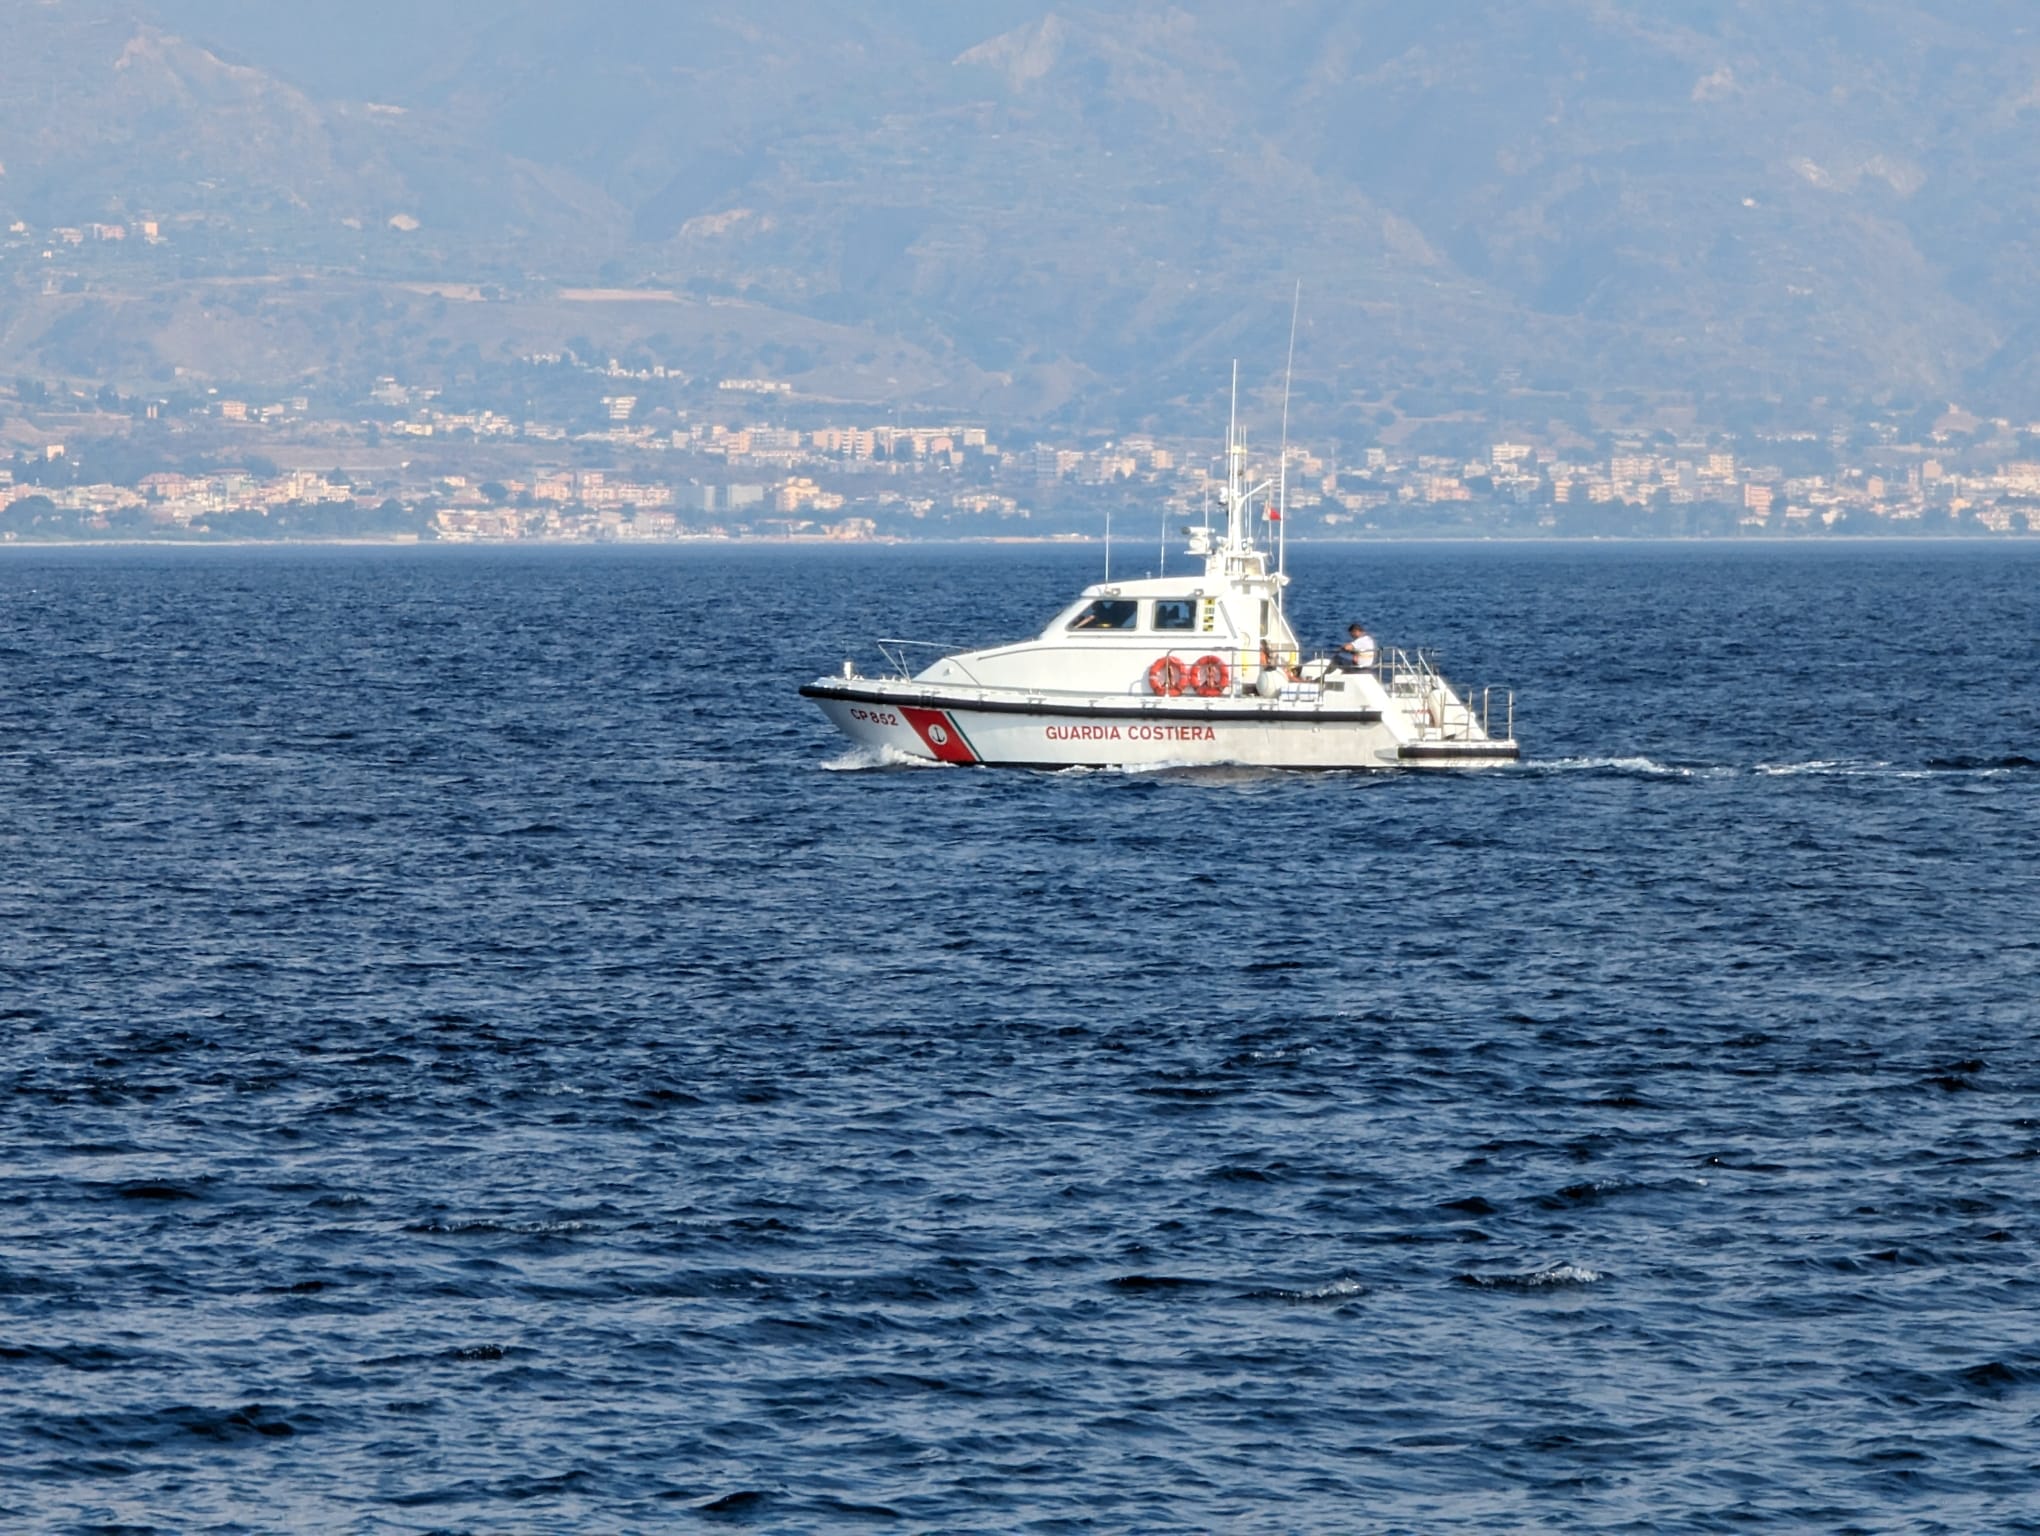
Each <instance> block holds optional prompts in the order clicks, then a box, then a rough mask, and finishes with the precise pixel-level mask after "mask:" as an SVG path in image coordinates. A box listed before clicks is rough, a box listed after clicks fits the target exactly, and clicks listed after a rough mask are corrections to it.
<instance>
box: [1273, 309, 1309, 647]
mask: <svg viewBox="0 0 2040 1536" xmlns="http://www.w3.org/2000/svg"><path fill="white" fill-rule="evenodd" d="M1302 307H1303V279H1302V278H1300V277H1299V278H1298V279H1297V280H1296V292H1295V294H1294V295H1293V296H1292V297H1291V298H1290V301H1289V361H1288V362H1286V363H1284V364H1283V365H1282V457H1281V459H1280V460H1279V461H1278V462H1277V464H1276V469H1275V571H1276V574H1278V575H1286V574H1288V571H1289V381H1290V379H1291V378H1292V377H1293V376H1294V375H1295V373H1296V315H1297V311H1298V310H1300V309H1302ZM1282 596H1283V588H1282V586H1281V584H1279V583H1278V584H1277V585H1276V588H1275V602H1276V604H1277V606H1278V607H1279V606H1280V605H1281V602H1282Z"/></svg>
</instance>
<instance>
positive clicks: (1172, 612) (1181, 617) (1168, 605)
mask: <svg viewBox="0 0 2040 1536" xmlns="http://www.w3.org/2000/svg"><path fill="white" fill-rule="evenodd" d="M1196 627H1197V600H1196V599H1195V598H1190V597H1158V598H1156V599H1155V628H1156V629H1195V628H1196Z"/></svg>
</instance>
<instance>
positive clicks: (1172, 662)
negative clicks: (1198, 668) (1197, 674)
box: [1148, 656, 1190, 699]
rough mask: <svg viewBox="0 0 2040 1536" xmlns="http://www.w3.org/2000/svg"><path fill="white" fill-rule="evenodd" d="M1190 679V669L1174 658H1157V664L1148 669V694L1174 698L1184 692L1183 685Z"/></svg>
mask: <svg viewBox="0 0 2040 1536" xmlns="http://www.w3.org/2000/svg"><path fill="white" fill-rule="evenodd" d="M1189 679H1190V669H1189V668H1188V667H1186V666H1184V665H1183V663H1182V662H1180V661H1178V660H1177V659H1176V658H1175V657H1173V656H1157V657H1156V658H1155V664H1154V665H1153V666H1151V667H1149V668H1148V692H1149V693H1161V694H1167V695H1168V696H1169V697H1170V698H1172V699H1173V698H1174V697H1175V696H1176V695H1177V694H1179V693H1181V692H1182V691H1183V684H1184V683H1186V682H1188V681H1189Z"/></svg>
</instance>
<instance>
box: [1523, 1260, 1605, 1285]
mask: <svg viewBox="0 0 2040 1536" xmlns="http://www.w3.org/2000/svg"><path fill="white" fill-rule="evenodd" d="M1601 1278H1602V1276H1601V1272H1600V1271H1599V1270H1598V1269H1589V1268H1587V1266H1586V1265H1584V1264H1554V1265H1552V1266H1551V1267H1550V1268H1549V1269H1540V1270H1538V1271H1537V1272H1536V1273H1535V1274H1532V1275H1525V1276H1524V1277H1523V1283H1524V1284H1525V1285H1592V1284H1593V1283H1594V1282H1595V1281H1597V1280H1599V1279H1601Z"/></svg>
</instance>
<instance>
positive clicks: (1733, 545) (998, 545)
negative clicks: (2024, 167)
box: [0, 533, 2040, 553]
mask: <svg viewBox="0 0 2040 1536" xmlns="http://www.w3.org/2000/svg"><path fill="white" fill-rule="evenodd" d="M1105 542H1106V541H1105V540H1104V539H1103V538H1102V537H1099V536H1098V535H1095V534H1074V535H1056V534H1043V535H1040V536H1038V537H1027V536H1015V537H977V538H973V537H970V536H968V535H965V536H962V537H958V538H953V539H902V538H870V539H830V538H779V539H756V538H748V539H735V538H722V539H717V538H699V539H420V538H417V537H416V536H412V537H397V538H379V539H378V538H330V539H235V538H220V539H214V538H201V539H130V538H107V539H41V538H38V539H9V538H0V553H4V552H5V551H8V550H28V549H430V550H454V549H584V550H645V551H649V550H679V549H837V550H857V549H1015V548H1018V549H1056V548H1074V549H1087V548H1088V549H1100V548H1103V547H1104V545H1105ZM1114 542H1115V543H1119V544H1122V545H1129V546H1130V545H1131V544H1132V543H1133V541H1131V540H1115V541H1114ZM1289 543H1290V545H1291V546H1292V547H1298V548H1304V549H1376V548H1384V547H1395V546H1403V545H1418V544H1451V545H1467V546H1473V545H1508V546H1512V547H1514V546H1521V547H1525V548H1593V547H1595V546H1597V545H1606V546H1615V545H1625V546H1628V545H1637V546H1642V545H1693V546H1699V547H1704V548H1710V549H1761V548H1769V547H1772V546H1790V547H1795V548H1803V547H1808V546H1815V545H1839V546H1847V547H1850V548H1875V547H1878V546H1881V545H1906V544H1960V545H1976V546H1978V547H1979V548H1984V547H1993V546H2004V547H2009V548H2019V547H2021V546H2026V547H2034V548H2040V534H2033V533H1820V534H1812V533H1776V534H1754V535H1748V536H1728V537H1721V536H1713V537H1710V536H1707V535H1703V534H1662V535H1657V534H1627V535H1617V536H1601V535H1590V536H1584V537H1582V536H1575V535H1565V534H1554V535H1550V536H1544V537H1538V536H1533V535H1526V534H1450V533H1438V534H1410V535H1389V536H1385V537H1381V538H1367V539H1319V538H1311V539H1291V540H1290V541H1289Z"/></svg>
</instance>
